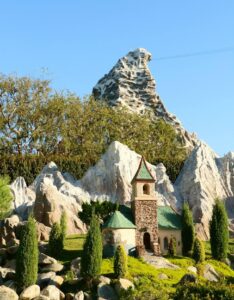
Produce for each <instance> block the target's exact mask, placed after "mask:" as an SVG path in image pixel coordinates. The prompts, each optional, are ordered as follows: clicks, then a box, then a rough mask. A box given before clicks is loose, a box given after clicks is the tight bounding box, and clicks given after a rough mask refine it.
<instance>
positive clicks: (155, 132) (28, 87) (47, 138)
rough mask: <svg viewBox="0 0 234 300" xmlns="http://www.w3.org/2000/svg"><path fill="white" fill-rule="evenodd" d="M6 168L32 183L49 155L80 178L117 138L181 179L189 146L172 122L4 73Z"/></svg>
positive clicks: (1, 164) (1, 145) (0, 128)
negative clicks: (186, 148)
mask: <svg viewBox="0 0 234 300" xmlns="http://www.w3.org/2000/svg"><path fill="white" fill-rule="evenodd" d="M0 132H1V136H0V155H1V161H0V172H1V174H8V175H9V176H10V177H11V180H13V179H15V178H16V177H17V176H23V177H25V179H26V182H27V183H28V184H29V183H31V182H32V181H33V179H34V178H35V177H36V175H37V174H38V173H39V172H40V171H41V169H42V168H43V167H44V165H45V164H46V163H47V162H49V161H54V162H55V163H56V164H57V165H58V166H59V168H60V169H61V170H62V171H68V172H70V173H72V174H73V175H74V176H75V177H77V178H80V177H81V176H82V175H83V174H84V172H85V171H86V170H87V169H88V168H89V167H90V166H92V165H94V164H95V163H96V162H97V161H98V160H99V158H100V156H101V155H102V154H103V153H104V152H105V151H106V149H107V147H108V146H109V145H110V143H111V142H113V141H115V140H117V141H119V142H121V143H123V144H126V145H127V146H129V147H130V148H131V149H132V150H134V151H136V152H137V153H139V154H141V155H143V156H144V157H145V158H146V159H147V160H148V161H149V162H150V163H152V164H157V163H159V162H162V163H164V165H165V166H166V168H167V170H168V174H169V176H170V178H171V179H172V180H175V178H176V176H177V175H178V173H179V171H180V169H181V167H182V165H183V162H184V160H185V158H186V151H185V149H184V148H183V143H182V142H181V140H180V137H179V136H178V135H177V134H176V132H175V130H174V129H173V127H172V126H171V125H168V124H166V123H165V122H164V121H162V120H160V121H155V120H154V121H153V120H151V119H150V117H149V116H148V115H147V114H146V115H143V116H140V115H137V114H134V113H129V112H127V111H126V110H125V109H113V108H111V107H109V106H107V105H106V104H104V103H103V102H102V101H95V100H94V99H93V98H92V97H86V98H84V99H80V98H79V97H78V96H76V95H74V94H71V93H69V92H67V93H57V92H55V91H53V90H52V89H51V87H50V82H49V81H47V80H34V79H32V78H28V77H12V76H8V77H7V76H3V75H2V76H0Z"/></svg>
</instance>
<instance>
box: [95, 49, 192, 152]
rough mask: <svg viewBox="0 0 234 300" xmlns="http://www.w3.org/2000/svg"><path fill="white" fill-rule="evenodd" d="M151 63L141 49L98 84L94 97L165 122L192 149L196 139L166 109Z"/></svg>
mask: <svg viewBox="0 0 234 300" xmlns="http://www.w3.org/2000/svg"><path fill="white" fill-rule="evenodd" d="M150 60H151V54H150V53H149V52H148V51H147V50H146V49H143V48H138V49H136V50H135V51H131V52H129V53H128V54H127V55H126V56H124V57H122V58H121V59H119V61H118V62H117V64H116V65H115V66H114V67H113V68H112V69H111V71H110V72H109V73H108V74H106V75H105V76H104V77H103V78H101V79H100V80H99V81H98V83H97V84H96V85H95V87H94V88H93V95H94V97H95V99H97V100H105V101H107V103H108V104H109V105H110V106H123V107H126V108H127V109H128V110H129V111H132V112H136V113H139V114H143V113H145V112H149V113H150V114H151V116H152V117H153V118H156V119H163V120H165V121H166V122H167V123H169V124H171V125H172V126H173V127H174V128H175V129H176V130H177V132H178V133H179V134H180V135H181V137H182V139H183V140H184V142H185V144H186V146H188V147H189V148H191V149H192V148H193V147H194V146H195V145H196V143H197V138H196V136H195V135H194V134H190V133H188V132H187V131H186V130H185V129H184V128H183V126H182V124H181V122H180V121H179V120H178V119H177V118H176V116H174V115H172V114H171V113H169V112H168V111H167V109H166V108H165V106H164V104H163V102H162V100H161V99H160V97H159V95H158V94H157V92H156V83H155V80H154V78H153V76H152V74H151V72H150V70H149V68H148V62H149V61H150Z"/></svg>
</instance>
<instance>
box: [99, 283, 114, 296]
mask: <svg viewBox="0 0 234 300" xmlns="http://www.w3.org/2000/svg"><path fill="white" fill-rule="evenodd" d="M97 295H98V297H99V299H103V300H105V299H106V300H108V299H111V300H117V299H118V297H117V295H116V293H115V290H114V289H113V288H112V287H111V286H110V285H108V284H105V283H99V285H98V287H97Z"/></svg>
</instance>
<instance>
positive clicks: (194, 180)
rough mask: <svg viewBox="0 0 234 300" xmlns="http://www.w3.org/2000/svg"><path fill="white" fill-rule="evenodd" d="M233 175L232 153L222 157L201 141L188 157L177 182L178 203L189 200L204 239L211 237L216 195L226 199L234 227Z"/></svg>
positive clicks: (179, 204) (175, 186)
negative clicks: (211, 221) (210, 223)
mask: <svg viewBox="0 0 234 300" xmlns="http://www.w3.org/2000/svg"><path fill="white" fill-rule="evenodd" d="M233 174H234V161H233V156H232V154H228V155H227V156H225V157H224V158H219V157H218V155H217V154H216V153H215V152H214V151H213V150H212V149H211V148H210V147H209V146H208V145H206V144H205V143H200V145H198V146H197V147H195V149H194V150H193V151H192V153H191V154H190V156H189V157H188V159H187V160H186V162H185V164H184V167H183V169H182V171H181V172H180V175H179V176H178V178H177V180H176V182H175V185H174V188H175V190H176V193H177V200H178V202H177V205H178V206H179V207H180V206H181V205H182V203H180V201H182V202H183V201H187V202H188V203H189V206H190V208H191V209H192V211H193V216H194V220H195V222H196V223H198V224H197V230H198V232H199V233H200V235H204V236H203V237H204V238H208V237H209V221H210V219H211V216H212V209H213V205H214V203H215V199H216V198H219V199H222V200H224V202H225V204H226V208H227V212H228V216H229V220H230V229H232V228H231V226H232V224H233V223H232V222H233V220H234V193H233V178H234V177H233ZM232 219H233V220H232Z"/></svg>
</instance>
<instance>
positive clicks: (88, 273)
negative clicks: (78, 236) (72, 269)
mask: <svg viewBox="0 0 234 300" xmlns="http://www.w3.org/2000/svg"><path fill="white" fill-rule="evenodd" d="M101 265H102V235H101V230H100V223H99V220H98V218H97V216H95V215H94V214H93V216H92V219H91V222H90V228H89V231H88V233H87V236H86V240H85V243H84V246H83V254H82V257H81V275H82V276H83V278H84V279H85V281H86V282H87V283H92V281H93V279H95V278H97V277H98V276H99V275H100V274H101Z"/></svg>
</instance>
